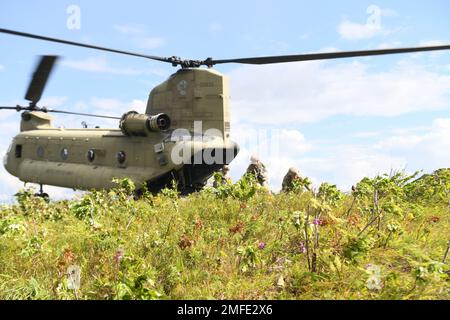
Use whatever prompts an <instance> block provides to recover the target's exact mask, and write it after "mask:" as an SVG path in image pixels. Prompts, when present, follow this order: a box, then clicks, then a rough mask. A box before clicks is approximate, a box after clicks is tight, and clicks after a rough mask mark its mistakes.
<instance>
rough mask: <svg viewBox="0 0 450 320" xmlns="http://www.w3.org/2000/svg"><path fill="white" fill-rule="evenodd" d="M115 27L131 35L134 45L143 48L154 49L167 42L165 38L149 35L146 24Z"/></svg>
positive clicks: (126, 34) (120, 31)
mask: <svg viewBox="0 0 450 320" xmlns="http://www.w3.org/2000/svg"><path fill="white" fill-rule="evenodd" d="M113 29H114V30H116V31H117V32H119V33H120V34H122V35H125V36H128V37H130V40H131V42H132V43H133V45H134V46H136V47H138V48H141V49H149V50H152V49H156V48H159V47H162V46H163V45H165V43H166V41H165V39H164V38H161V37H156V36H149V35H147V34H146V33H147V32H146V30H145V26H144V25H142V24H133V23H131V24H121V25H114V26H113Z"/></svg>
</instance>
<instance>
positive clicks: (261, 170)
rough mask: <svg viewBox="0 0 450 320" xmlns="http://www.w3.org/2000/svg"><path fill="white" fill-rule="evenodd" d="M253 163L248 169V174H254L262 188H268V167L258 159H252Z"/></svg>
mask: <svg viewBox="0 0 450 320" xmlns="http://www.w3.org/2000/svg"><path fill="white" fill-rule="evenodd" d="M251 161H252V163H250V165H249V166H248V168H247V174H253V175H254V176H255V177H256V180H257V181H258V183H259V184H260V185H261V186H262V187H268V184H269V183H268V180H269V179H268V177H267V170H266V166H265V165H264V164H263V163H262V162H261V161H260V160H259V159H257V158H256V157H252V158H251Z"/></svg>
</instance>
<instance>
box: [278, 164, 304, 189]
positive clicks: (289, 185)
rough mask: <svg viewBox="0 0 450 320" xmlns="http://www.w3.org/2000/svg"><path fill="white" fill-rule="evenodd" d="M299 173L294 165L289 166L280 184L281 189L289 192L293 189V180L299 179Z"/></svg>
mask: <svg viewBox="0 0 450 320" xmlns="http://www.w3.org/2000/svg"><path fill="white" fill-rule="evenodd" d="M300 179H301V177H300V173H299V172H298V170H297V169H296V168H294V167H291V168H289V170H288V172H287V173H286V175H285V176H284V178H283V183H282V185H281V191H283V192H289V191H292V190H293V189H294V181H296V180H300Z"/></svg>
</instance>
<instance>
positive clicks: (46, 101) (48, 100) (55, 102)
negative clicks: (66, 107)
mask: <svg viewBox="0 0 450 320" xmlns="http://www.w3.org/2000/svg"><path fill="white" fill-rule="evenodd" d="M67 99H68V98H67V97H62V96H48V97H44V98H42V100H41V101H40V102H39V105H41V106H47V107H49V108H51V109H54V108H56V107H60V106H62V105H63V104H64V103H65V102H66V101H67Z"/></svg>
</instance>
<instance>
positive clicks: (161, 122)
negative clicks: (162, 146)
mask: <svg viewBox="0 0 450 320" xmlns="http://www.w3.org/2000/svg"><path fill="white" fill-rule="evenodd" d="M119 127H120V129H121V130H122V132H123V134H125V135H127V136H146V135H148V134H149V133H150V132H157V131H164V130H168V129H169V128H170V118H169V116H168V115H167V114H165V113H160V114H157V115H150V116H149V115H146V114H140V113H137V112H136V111H129V112H127V113H125V114H124V115H123V116H122V118H121V119H120V124H119Z"/></svg>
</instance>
